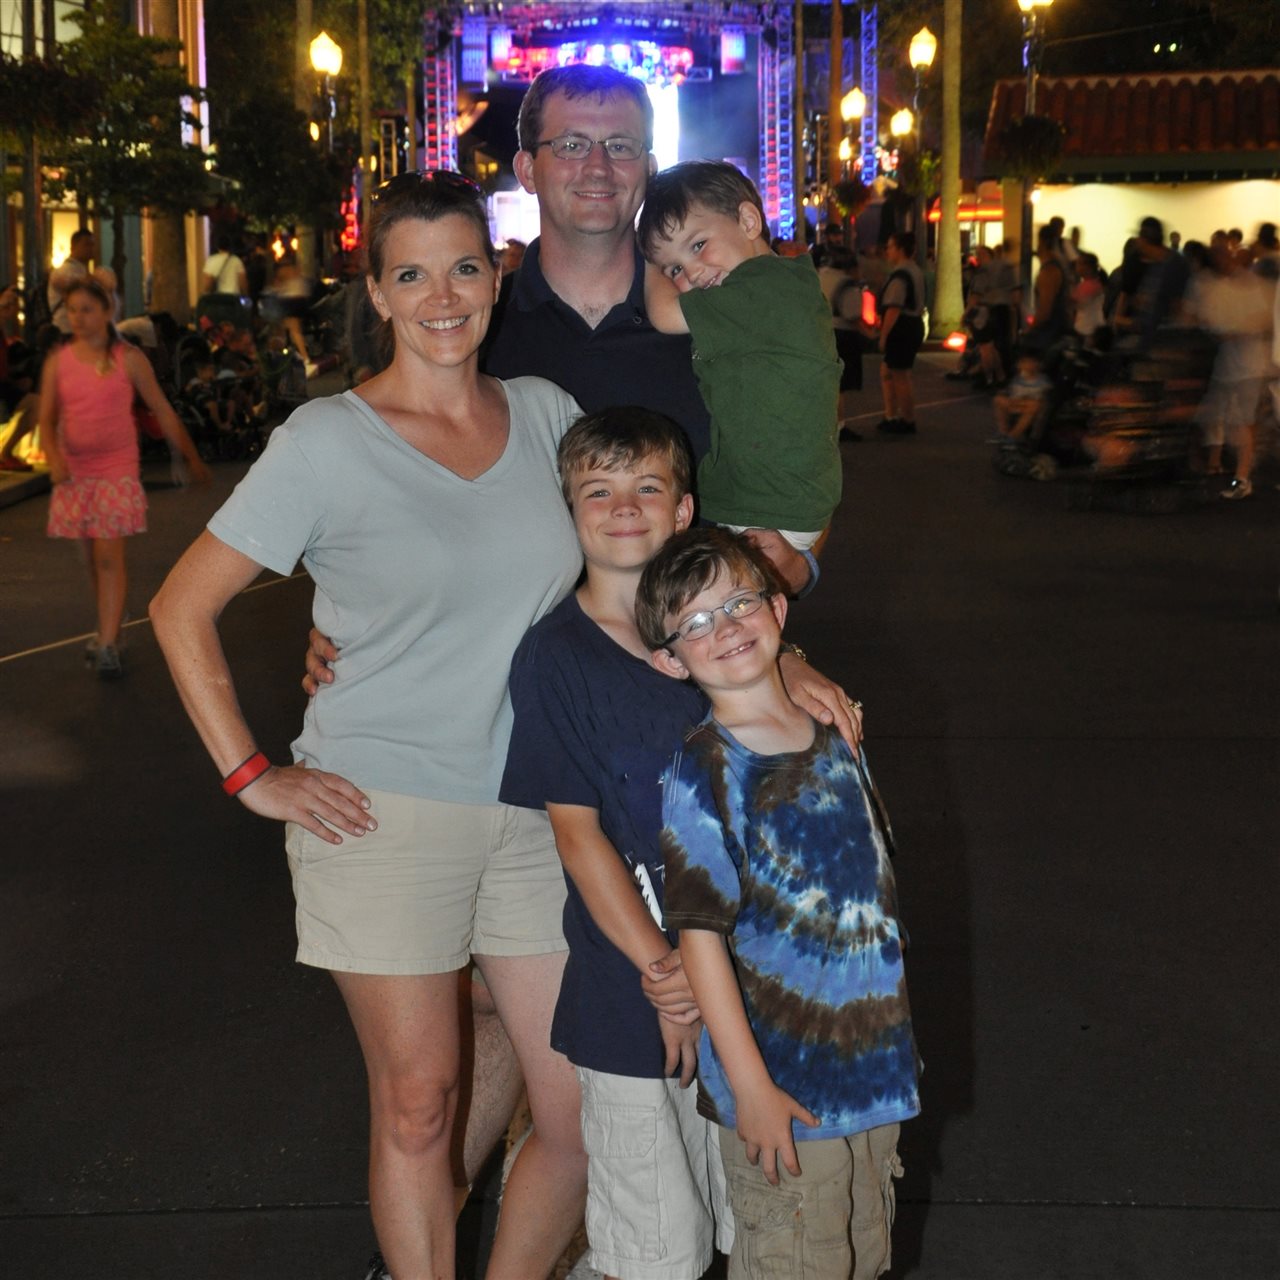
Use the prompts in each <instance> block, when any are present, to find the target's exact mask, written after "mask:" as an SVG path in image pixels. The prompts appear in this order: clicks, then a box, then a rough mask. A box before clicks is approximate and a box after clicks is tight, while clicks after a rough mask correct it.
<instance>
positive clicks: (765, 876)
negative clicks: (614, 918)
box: [662, 718, 920, 1140]
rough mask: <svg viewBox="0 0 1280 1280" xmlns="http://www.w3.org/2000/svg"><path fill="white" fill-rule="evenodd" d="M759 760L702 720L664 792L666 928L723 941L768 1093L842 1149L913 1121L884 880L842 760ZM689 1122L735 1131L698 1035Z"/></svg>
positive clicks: (914, 1095) (808, 1134) (841, 746)
mask: <svg viewBox="0 0 1280 1280" xmlns="http://www.w3.org/2000/svg"><path fill="white" fill-rule="evenodd" d="M815 730H816V731H815V735H814V741H813V744H812V746H810V747H809V748H807V749H806V750H804V751H795V752H787V753H784V754H780V755H768V756H765V755H757V754H756V753H755V752H754V751H749V750H748V749H747V748H746V747H744V746H743V745H742V744H741V743H740V742H738V741H737V740H736V739H735V738H734V737H733V736H732V735H731V734H730V733H729V732H728V730H726V729H724V728H723V727H722V726H721V725H719V724H717V723H716V722H715V721H714V720H712V719H710V718H708V719H706V720H704V721H703V722H702V724H700V725H699V726H698V727H697V728H696V729H694V730H693V731H692V732H691V733H690V734H689V736H688V738H686V739H685V743H684V746H683V748H682V749H681V750H680V751H679V752H677V753H676V755H675V757H674V758H673V759H672V761H671V764H670V766H669V768H668V770H667V773H666V776H665V778H664V782H663V813H662V816H663V824H664V825H663V832H662V845H663V857H664V859H665V863H666V902H665V912H666V920H667V925H668V927H670V928H677V929H707V930H710V931H712V932H715V933H723V934H725V935H727V937H728V943H729V948H730V951H731V952H732V954H733V959H734V965H735V968H736V971H737V978H738V985H739V987H740V988H741V990H742V1000H743V1004H744V1006H745V1008H746V1013H747V1020H748V1021H749V1023H750V1024H751V1029H752V1031H753V1032H754V1034H755V1038H756V1043H757V1044H758V1045H759V1046H760V1053H761V1055H762V1057H763V1058H764V1062H765V1065H766V1066H767V1067H768V1069H769V1074H770V1076H771V1077H772V1078H773V1081H774V1083H775V1084H776V1085H778V1087H779V1088H781V1089H784V1090H785V1091H786V1092H787V1093H789V1094H790V1095H791V1096H792V1097H793V1098H795V1099H796V1100H797V1101H799V1102H801V1103H803V1104H804V1105H805V1106H806V1107H808V1108H809V1110H810V1111H812V1112H813V1113H814V1114H815V1115H816V1116H817V1117H818V1118H819V1119H820V1120H821V1121H822V1124H821V1127H820V1128H817V1129H810V1128H808V1127H807V1126H806V1125H803V1124H799V1123H796V1124H794V1126H793V1130H794V1133H795V1137H796V1139H797V1140H802V1139H813V1138H835V1137H844V1136H847V1135H849V1134H854V1133H861V1132H863V1131H864V1130H867V1129H874V1128H876V1127H878V1126H880V1125H885V1124H894V1123H897V1122H898V1121H901V1120H906V1119H909V1118H910V1117H911V1116H914V1115H916V1114H917V1113H918V1112H919V1110H920V1099H919V1095H918V1092H917V1087H916V1079H917V1069H918V1060H917V1057H916V1046H915V1038H914V1036H913V1035H912V1031H911V1011H910V1008H909V1006H908V1004H907V987H906V979H905V977H904V974H903V968H902V946H901V942H900V939H899V928H898V918H897V917H898V910H897V897H896V891H895V888H894V880H893V870H892V867H891V865H890V863H889V857H888V852H887V850H886V848H885V841H884V838H883V836H882V833H881V829H880V826H879V823H878V822H877V819H876V813H875V810H874V808H873V803H872V799H871V796H870V795H869V794H868V791H867V789H866V788H864V786H863V780H862V774H861V773H860V770H859V765H858V762H857V761H856V760H855V759H854V756H853V753H852V752H851V751H850V750H849V748H848V746H847V745H846V744H845V743H844V741H843V740H842V739H841V738H840V736H839V734H837V733H836V732H835V731H834V730H833V729H830V728H827V727H826V726H824V725H820V724H816V722H815ZM698 1084H699V1093H698V1109H699V1111H701V1112H702V1114H703V1115H705V1116H706V1117H707V1118H708V1119H710V1120H713V1121H715V1122H716V1123H717V1124H720V1125H724V1126H725V1127H727V1128H734V1127H735V1126H736V1116H735V1109H734V1103H733V1093H732V1091H731V1090H730V1088H729V1081H728V1078H727V1077H726V1075H725V1072H724V1068H723V1067H722V1065H721V1063H720V1060H719V1058H718V1057H717V1056H716V1052H715V1046H714V1045H713V1044H712V1043H711V1041H710V1037H709V1036H708V1034H707V1033H706V1032H705V1031H704V1032H703V1036H702V1044H701V1046H700V1049H699V1062H698Z"/></svg>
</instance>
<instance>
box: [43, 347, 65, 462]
mask: <svg viewBox="0 0 1280 1280" xmlns="http://www.w3.org/2000/svg"><path fill="white" fill-rule="evenodd" d="M57 366H58V349H57V348H55V349H54V350H53V351H50V352H49V354H48V355H47V356H45V359H44V368H43V370H42V371H41V373H40V447H41V448H42V449H43V450H44V456H45V461H46V462H48V464H49V479H50V480H51V481H53V483H54V484H62V483H63V481H65V480H69V479H71V473H70V472H69V471H68V470H67V460H66V458H65V457H64V456H63V453H62V424H61V422H59V421H58V368H57Z"/></svg>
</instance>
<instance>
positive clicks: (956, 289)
mask: <svg viewBox="0 0 1280 1280" xmlns="http://www.w3.org/2000/svg"><path fill="white" fill-rule="evenodd" d="M963 20H964V0H945V5H944V8H943V29H942V172H941V174H940V185H941V188H942V190H941V198H940V200H939V204H940V205H941V210H942V218H941V220H940V221H939V223H938V251H937V265H938V280H937V286H936V288H935V293H936V295H937V296H936V297H935V298H934V301H933V316H932V319H933V331H934V333H942V334H947V333H950V332H951V331H952V330H953V329H956V328H958V327H959V324H960V318H961V316H963V314H964V297H963V291H962V288H961V277H960V221H959V211H960V75H961V70H960V67H961V63H960V29H961V26H962V23H963Z"/></svg>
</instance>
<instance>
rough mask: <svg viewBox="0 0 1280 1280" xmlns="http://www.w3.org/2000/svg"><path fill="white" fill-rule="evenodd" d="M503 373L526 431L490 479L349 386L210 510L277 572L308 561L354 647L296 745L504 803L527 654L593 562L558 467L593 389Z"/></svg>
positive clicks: (434, 795) (411, 783)
mask: <svg viewBox="0 0 1280 1280" xmlns="http://www.w3.org/2000/svg"><path fill="white" fill-rule="evenodd" d="M503 386H504V388H505V390H506V395H507V402H508V405H509V408H510V420H511V431H510V436H509V439H508V441H507V445H506V448H505V449H504V450H503V453H502V455H501V457H499V458H498V460H497V461H496V462H495V463H494V464H493V466H492V467H490V468H489V469H488V470H487V471H486V472H484V473H483V474H482V475H480V476H477V477H476V478H475V479H474V480H465V479H463V478H462V477H460V476H458V475H457V474H455V473H454V472H452V471H450V470H449V469H448V468H447V467H444V466H441V465H440V464H439V463H437V462H434V461H432V460H431V459H430V458H428V457H427V456H426V455H425V454H423V453H421V452H419V451H418V450H417V449H415V448H413V447H412V446H411V445H410V444H408V442H407V441H405V440H403V439H401V437H400V436H399V435H397V434H396V433H395V431H393V430H392V429H391V428H390V427H389V426H388V425H387V423H386V422H384V421H383V419H382V418H381V417H379V416H378V414H377V413H375V412H374V410H373V409H371V408H370V407H369V406H368V405H367V404H366V403H365V402H364V401H363V400H361V399H360V397H359V396H357V395H355V394H354V392H351V391H348V392H345V393H344V394H342V395H340V396H332V397H329V398H326V399H323V400H315V401H312V402H311V403H309V404H306V405H304V406H303V407H302V408H300V409H299V410H298V411H297V412H296V413H294V414H293V415H292V416H291V417H290V418H289V420H288V421H287V422H286V423H284V425H283V426H280V427H278V428H277V429H276V430H275V431H274V432H273V433H272V435H271V439H270V442H269V443H268V445H267V448H266V451H265V452H264V453H263V455H262V457H261V458H260V459H259V460H258V461H257V462H256V463H255V464H254V465H253V467H252V468H251V469H250V471H249V473H248V475H246V476H245V478H244V479H243V480H242V481H241V482H240V484H239V485H238V486H237V487H236V490H235V492H234V493H233V494H232V495H231V497H230V498H229V499H228V500H227V502H226V503H225V504H224V505H223V507H222V508H221V509H220V510H219V511H218V512H217V514H216V515H215V516H214V517H213V519H212V520H210V522H209V531H210V532H211V533H212V534H213V535H214V536H215V537H217V538H218V539H219V540H220V541H222V542H225V543H226V544H227V545H228V546H230V547H233V548H234V549H235V550H237V551H239V552H241V553H242V554H244V555H246V556H248V557H249V558H250V559H252V560H256V561H257V562H258V563H259V564H261V565H264V566H265V567H266V568H268V569H272V570H274V571H275V572H276V573H281V574H288V573H290V572H292V570H293V568H294V566H295V565H296V564H297V563H298V561H299V560H301V562H302V565H303V567H304V568H305V569H306V571H307V572H308V574H310V576H311V577H312V579H313V580H314V582H315V596H314V600H313V604H312V616H313V618H314V620H315V625H316V626H317V627H318V628H319V629H320V631H322V632H324V633H325V634H326V635H329V636H331V637H332V638H333V640H334V643H335V644H336V645H337V646H338V649H339V651H340V656H339V658H338V660H337V662H336V663H335V664H334V676H335V679H334V682H333V684H332V685H329V686H327V687H325V688H324V689H322V690H321V691H320V693H319V694H318V695H317V696H316V697H314V698H313V699H311V701H310V703H309V705H308V707H307V711H306V715H305V718H304V721H303V728H302V732H301V734H300V735H299V736H298V738H297V739H296V741H295V742H294V743H293V751H294V758H295V760H297V761H300V762H302V763H305V764H307V765H309V766H312V767H315V768H320V769H326V770H329V771H330V772H333V773H337V774H340V775H341V776H343V777H345V778H348V779H349V780H350V781H351V782H354V783H355V784H356V785H357V786H361V787H373V788H376V789H378V790H383V791H393V792H399V793H400V794H403V795H412V796H420V797H425V798H427V799H435V800H448V801H453V802H455V803H460V804H492V803H494V802H496V800H497V797H498V786H499V783H500V781H501V778H502V769H503V764H504V762H505V759H506V753H507V741H508V738H509V737H510V733H511V702H510V699H509V697H508V696H507V675H508V672H509V671H510V667H511V657H512V655H513V654H514V653H515V650H516V646H517V645H518V644H519V642H520V639H521V637H522V636H523V635H524V633H525V631H526V630H527V629H528V628H529V627H530V626H531V625H532V624H533V623H534V622H536V621H537V620H538V619H539V618H541V617H542V616H543V615H544V614H545V613H547V612H548V611H549V610H550V609H552V608H554V606H555V605H556V604H557V603H558V602H559V601H560V600H561V599H563V598H564V596H565V595H567V594H568V592H569V591H570V589H571V588H572V587H573V585H574V583H575V582H576V580H577V578H578V575H579V572H580V570H581V567H582V552H581V550H580V549H579V546H578V540H577V537H576V535H575V534H574V529H573V522H572V520H571V519H570V516H569V511H568V509H567V507H566V506H565V502H564V498H563V496H562V494H561V491H560V484H559V480H558V478H557V474H556V446H557V445H558V444H559V441H560V437H561V436H562V435H563V434H564V432H565V431H566V430H567V428H568V427H569V426H570V424H571V423H572V422H573V421H574V419H575V418H577V417H578V414H579V409H578V406H577V404H576V402H575V401H574V400H573V399H572V397H570V396H569V395H568V394H566V393H565V392H564V391H562V390H561V389H560V388H559V387H557V386H556V385H555V384H554V383H550V382H547V381H545V380H544V379H542V378H516V379H513V380H511V381H509V382H504V383H503Z"/></svg>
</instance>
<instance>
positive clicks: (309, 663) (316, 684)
mask: <svg viewBox="0 0 1280 1280" xmlns="http://www.w3.org/2000/svg"><path fill="white" fill-rule="evenodd" d="M307 641H308V643H307V656H306V657H305V658H304V659H303V660H302V661H303V665H304V666H305V667H306V669H307V674H306V675H305V676H303V677H302V688H303V690H304V691H305V692H306V695H307V697H308V698H314V697H315V695H316V694H317V693H318V692H319V691H320V686H321V685H322V684H332V683H333V668H332V667H331V666H330V665H329V664H330V663H331V662H337V660H338V651H337V649H336V648H334V644H333V641H332V640H330V639H329V637H328V636H326V635H322V634H321V633H320V632H319V631H317V630H316V629H315V627H312V628H311V631H310V634H309V635H308V636H307Z"/></svg>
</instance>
